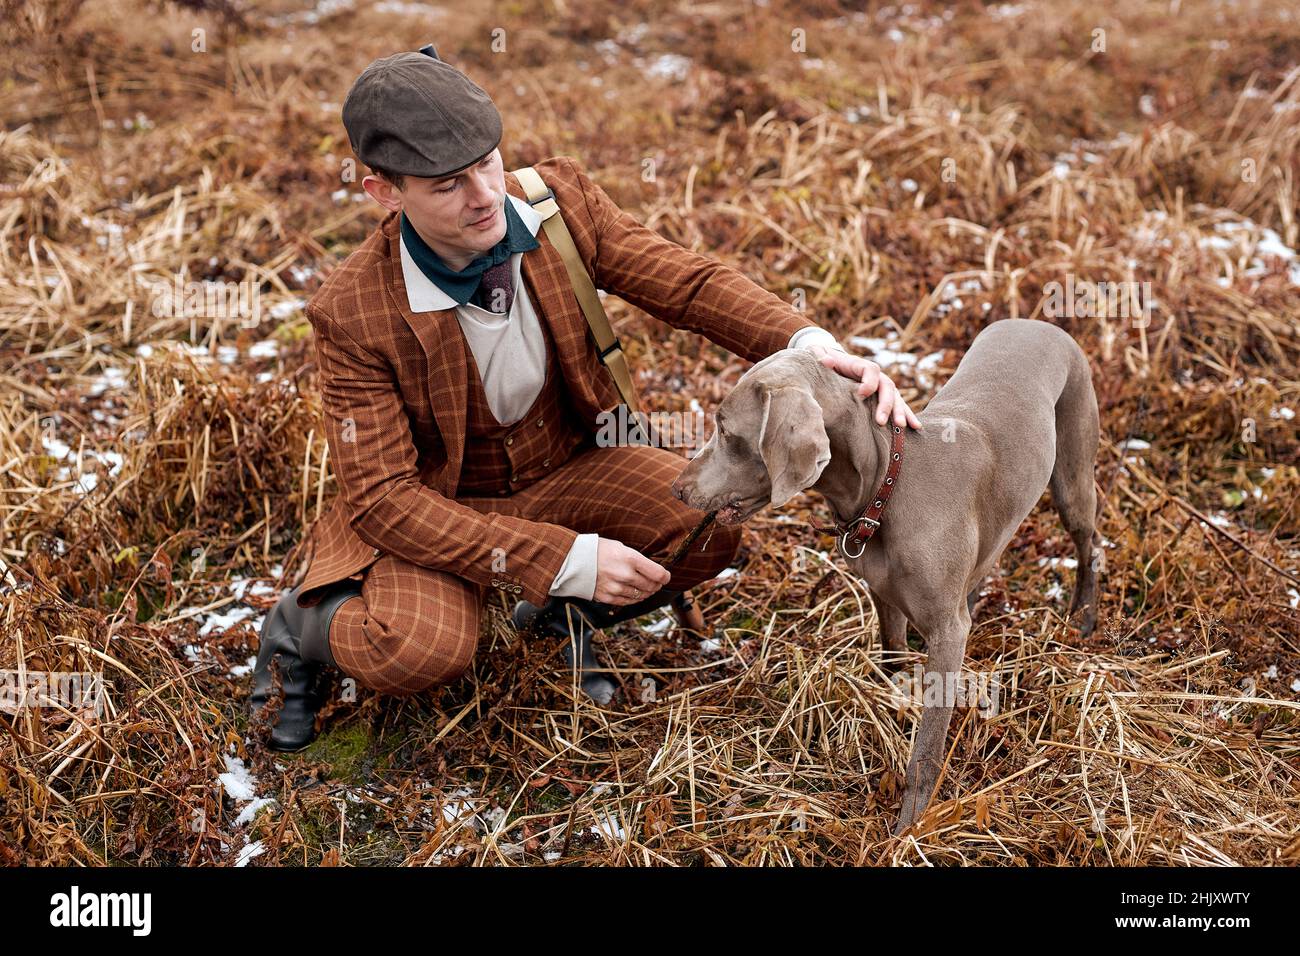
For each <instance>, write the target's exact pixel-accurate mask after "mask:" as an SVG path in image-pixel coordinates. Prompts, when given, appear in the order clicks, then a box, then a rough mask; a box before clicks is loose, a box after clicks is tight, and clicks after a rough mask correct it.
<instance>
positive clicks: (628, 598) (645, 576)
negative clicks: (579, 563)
mask: <svg viewBox="0 0 1300 956" xmlns="http://www.w3.org/2000/svg"><path fill="white" fill-rule="evenodd" d="M671 577H672V575H671V574H669V573H668V570H667V569H666V568H664V567H663V566H662V565H659V564H656V563H655V562H654V561H651V560H650V559H649V558H647V557H646V556H645V555H644V554H642V553H641V552H640V551H637V550H636V549H635V548H629V547H628V546H627V545H625V544H623V542H621V541H615V540H614V539H613V538H597V539H596V593H595V594H594V595H592V599H593V600H596V601H601V602H603V603H605V604H620V605H621V604H634V603H636V602H637V601H640V600H642V599H643V598H648V597H649V596H650V595H652V594H654V593H655V592H656V591H659V590H661V589H662V588H664V587H665V586H666V585H667V584H668V580H669V579H670V578H671Z"/></svg>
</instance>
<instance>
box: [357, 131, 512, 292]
mask: <svg viewBox="0 0 1300 956" xmlns="http://www.w3.org/2000/svg"><path fill="white" fill-rule="evenodd" d="M361 185H362V186H363V187H364V188H365V190H366V192H367V193H369V194H370V196H371V198H373V199H374V200H375V201H376V202H378V203H379V204H380V205H381V206H383V207H384V208H385V209H388V210H390V211H392V212H405V213H406V218H407V219H409V220H410V221H411V225H413V226H414V227H415V231H416V232H418V233H419V234H420V236H421V237H422V238H423V239H424V241H425V242H427V243H428V244H429V247H430V248H431V249H433V251H434V252H436V253H437V254H438V255H439V256H440V257H441V258H442V260H443V261H444V262H445V263H447V265H448V266H450V267H451V268H453V269H463V268H464V267H465V266H467V265H469V263H470V262H471V261H472V260H474V259H477V258H478V257H479V256H481V255H482V254H483V253H485V252H487V251H488V250H489V249H491V248H492V247H493V246H495V245H496V244H497V243H498V242H500V241H501V240H502V239H503V238H504V237H505V234H506V213H505V202H506V173H505V168H504V166H503V165H502V163H501V150H500V149H494V150H492V152H490V153H488V155H487V156H485V157H483V159H481V160H479V162H478V163H476V164H475V165H473V166H470V167H469V168H468V169H465V170H462V171H461V172H459V173H456V174H455V175H454V176H449V177H446V178H444V179H423V178H421V177H419V176H407V177H406V182H405V183H404V184H403V188H402V189H400V190H399V189H398V188H397V187H396V186H394V185H393V184H392V183H390V182H388V181H387V180H385V179H381V178H379V177H378V176H367V177H365V179H363V180H362V181H361ZM485 217H487V218H485Z"/></svg>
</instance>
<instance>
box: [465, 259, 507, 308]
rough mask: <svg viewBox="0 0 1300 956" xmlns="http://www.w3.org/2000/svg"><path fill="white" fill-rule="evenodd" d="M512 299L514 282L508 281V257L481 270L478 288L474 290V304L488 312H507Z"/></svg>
mask: <svg viewBox="0 0 1300 956" xmlns="http://www.w3.org/2000/svg"><path fill="white" fill-rule="evenodd" d="M514 299H515V290H514V284H513V283H512V282H511V281H510V259H505V260H503V261H501V262H498V263H497V264H496V265H494V266H492V267H491V268H489V269H484V270H483V275H482V277H481V278H480V279H479V285H478V289H477V290H475V292H474V304H475V305H477V306H479V307H480V308H484V309H487V310H488V311H489V312H496V313H498V314H500V313H508V312H509V311H510V305H511V303H512V302H514Z"/></svg>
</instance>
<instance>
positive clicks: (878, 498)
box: [813, 425, 903, 558]
mask: <svg viewBox="0 0 1300 956" xmlns="http://www.w3.org/2000/svg"><path fill="white" fill-rule="evenodd" d="M890 428H892V429H893V430H894V434H893V438H892V440H891V441H890V444H889V464H888V465H887V466H886V467H885V478H884V480H883V481H882V482H881V483H880V487H879V488H877V489H876V494H875V497H873V498H872V499H871V504H870V505H868V506H867V510H866V511H864V512H863V513H862V514H860V515H859V516H858V517H856V518H854V519H853V520H852V521H849V522H847V523H844V524H835V525H832V526H831V527H829V528H823V527H822V526H821V525H817V524H814V525H813V528H814V529H815V530H817V531H822V532H825V533H827V534H835V535H838V536H839V539H840V550H841V551H842V552H843V553H844V556H845V557H846V558H858V557H861V556H862V552H863V551H865V550H867V541H868V540H870V538H871V536H872V535H873V534H875V533H876V529H877V528H879V527H880V518H881V515H883V514H884V513H885V505H887V504H889V496H890V495H892V494H893V493H894V487H895V486H896V485H897V484H898V473H899V472H900V471H902V470H903V429H902V427H901V426H899V425H891V426H890ZM850 541H852V542H853V543H854V544H856V545H858V549H857V551H856V552H855V553H850V551H849V542H850Z"/></svg>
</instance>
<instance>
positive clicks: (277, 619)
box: [249, 581, 361, 751]
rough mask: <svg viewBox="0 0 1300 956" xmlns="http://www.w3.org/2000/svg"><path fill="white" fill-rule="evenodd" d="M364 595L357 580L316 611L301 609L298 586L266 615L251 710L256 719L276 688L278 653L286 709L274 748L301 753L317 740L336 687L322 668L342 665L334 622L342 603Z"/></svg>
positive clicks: (339, 589) (280, 716) (275, 729)
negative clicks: (332, 641) (321, 714)
mask: <svg viewBox="0 0 1300 956" xmlns="http://www.w3.org/2000/svg"><path fill="white" fill-rule="evenodd" d="M360 593H361V585H360V584H359V583H358V582H356V581H346V582H343V583H342V584H340V585H339V586H338V587H336V588H333V589H331V590H330V591H329V592H328V593H326V595H325V597H324V598H323V599H322V600H321V602H320V603H319V604H317V605H316V606H315V607H299V606H298V588H291V589H290V590H288V591H285V592H284V593H282V594H281V595H280V599H279V600H278V601H276V603H275V606H274V607H273V608H271V610H270V612H269V613H268V614H267V615H266V620H265V621H264V622H263V623H262V631H261V635H260V637H261V644H260V646H259V647H258V649H257V664H256V665H255V666H254V667H253V692H252V694H251V695H250V696H249V712H250V715H251V716H254V717H255V716H256V715H257V714H258V713H259V712H260V711H261V710H262V708H263V707H265V706H266V703H267V700H268V699H269V698H270V695H271V686H272V680H271V659H272V658H273V657H276V656H277V655H278V656H279V658H280V681H281V688H282V690H283V693H284V705H283V706H282V707H281V708H280V713H279V714H278V715H277V717H276V722H275V725H274V726H273V727H272V728H271V739H270V747H271V749H272V750H279V751H295V750H301V749H302V748H304V747H306V746H307V745H308V744H309V743H311V742H312V740H313V739H314V738H315V736H316V712H317V711H319V710H320V708H321V705H322V704H323V703H325V698H326V696H327V695H328V693H329V688H330V683H331V680H330V678H331V675H330V674H329V672H328V671H326V670H325V668H324V666H323V665H329V666H330V667H336V666H337V665H336V664H335V663H334V655H333V653H331V651H330V646H329V626H330V621H332V620H333V619H334V612H335V611H337V610H338V608H339V605H340V604H342V603H343V602H344V601H346V600H347V599H348V598H350V597H354V596H356V595H358V594H360Z"/></svg>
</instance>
